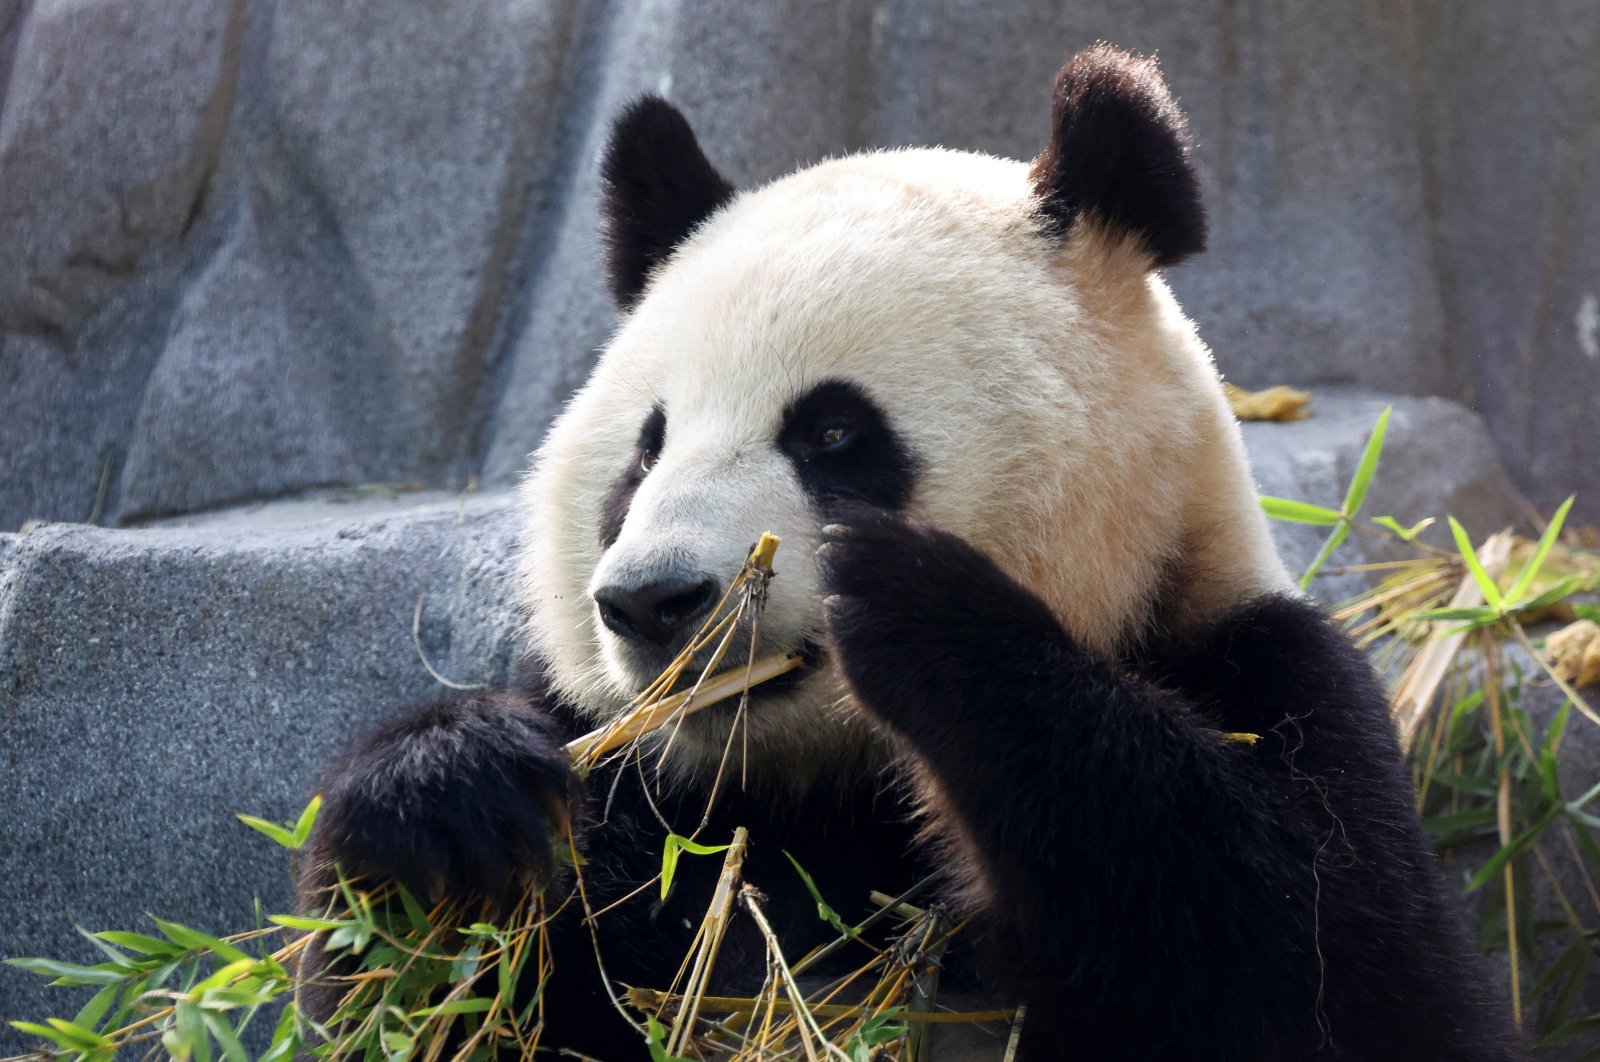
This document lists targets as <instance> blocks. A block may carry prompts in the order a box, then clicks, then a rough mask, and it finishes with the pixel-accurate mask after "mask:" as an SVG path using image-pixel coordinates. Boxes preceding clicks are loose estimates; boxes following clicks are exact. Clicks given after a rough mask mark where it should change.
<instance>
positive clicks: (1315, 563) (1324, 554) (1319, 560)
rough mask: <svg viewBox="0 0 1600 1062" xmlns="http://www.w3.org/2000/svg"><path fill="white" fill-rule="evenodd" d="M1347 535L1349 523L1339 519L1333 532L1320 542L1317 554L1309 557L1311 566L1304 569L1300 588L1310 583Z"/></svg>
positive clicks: (1342, 543)
mask: <svg viewBox="0 0 1600 1062" xmlns="http://www.w3.org/2000/svg"><path fill="white" fill-rule="evenodd" d="M1349 537H1350V525H1349V523H1347V522H1342V521H1341V522H1340V524H1339V525H1338V526H1337V527H1335V528H1334V529H1333V533H1332V534H1331V535H1329V536H1328V540H1327V541H1326V542H1324V543H1323V544H1322V548H1321V549H1320V550H1318V551H1317V555H1316V556H1315V557H1313V558H1312V559H1311V566H1310V567H1309V568H1307V569H1306V573H1305V574H1304V575H1302V576H1301V577H1300V589H1301V590H1304V589H1306V588H1307V587H1308V586H1310V585H1311V580H1312V579H1313V578H1314V577H1315V576H1316V574H1317V572H1319V571H1321V570H1322V566H1323V565H1324V564H1326V563H1328V558H1329V557H1331V556H1333V551H1334V550H1336V549H1338V548H1339V547H1340V546H1342V545H1344V540H1345V539H1347V538H1349Z"/></svg>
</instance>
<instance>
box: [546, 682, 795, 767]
mask: <svg viewBox="0 0 1600 1062" xmlns="http://www.w3.org/2000/svg"><path fill="white" fill-rule="evenodd" d="M803 663H805V658H804V657H801V656H767V657H762V658H761V659H760V660H757V661H756V662H755V663H753V664H751V665H750V666H749V667H748V668H745V667H736V668H734V669H732V670H731V671H724V672H722V673H721V674H720V675H714V676H712V677H711V678H708V679H706V680H705V681H704V682H703V683H701V684H700V688H699V689H697V690H686V691H684V692H683V693H675V694H673V695H672V696H670V697H663V698H662V699H661V700H659V701H656V702H655V703H653V704H644V705H640V706H639V707H638V708H635V709H634V710H633V711H631V712H628V713H627V714H625V715H623V716H621V717H619V718H618V719H617V720H614V721H612V722H610V723H607V724H606V725H605V726H603V727H599V728H598V729H595V730H591V731H590V732H589V733H587V734H585V735H583V736H582V737H580V738H576V739H575V740H573V741H571V742H568V744H567V753H568V754H569V755H570V756H571V757H572V758H573V760H574V761H575V762H577V763H581V764H584V765H586V766H590V765H593V764H594V763H595V762H596V761H598V760H599V759H600V758H601V757H602V756H604V755H605V754H606V753H608V752H611V751H612V750H614V749H617V748H620V747H622V746H623V745H626V744H627V743H628V742H630V741H633V740H635V739H637V738H640V737H643V736H644V735H646V734H648V733H650V732H651V731H652V730H657V729H660V728H661V727H663V726H665V725H666V724H667V723H669V722H672V721H673V719H675V718H676V717H677V716H678V714H679V713H682V714H683V715H690V714H692V713H694V712H698V711H699V710H700V709H702V708H709V707H711V706H712V705H713V704H716V703H718V702H719V701H725V700H727V699H728V698H729V697H737V696H738V695H739V694H741V693H743V692H744V691H745V690H747V689H750V688H751V687H753V686H758V685H760V684H761V683H763V682H767V681H769V680H771V679H775V678H777V677H778V676H779V675H783V674H787V673H788V672H790V671H793V670H794V669H795V668H797V667H799V666H800V665H801V664H803Z"/></svg>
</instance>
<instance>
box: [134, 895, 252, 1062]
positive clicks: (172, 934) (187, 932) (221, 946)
mask: <svg viewBox="0 0 1600 1062" xmlns="http://www.w3.org/2000/svg"><path fill="white" fill-rule="evenodd" d="M150 920H151V921H152V922H154V923H155V924H156V928H158V929H160V930H161V933H162V935H163V936H165V937H166V938H167V939H168V940H170V941H172V942H173V943H174V944H181V945H182V946H183V947H185V948H188V949H190V950H193V951H209V952H211V953H212V954H213V955H216V956H217V957H219V958H222V959H226V960H228V961H229V962H236V961H237V960H239V959H250V955H249V953H248V952H245V951H242V950H241V949H239V948H236V947H234V946H233V945H232V944H229V943H228V942H227V941H225V940H218V939H217V938H216V937H213V936H211V935H210V934H208V933H202V932H200V931H199V930H198V929H193V928H191V927H189V926H185V925H180V924H178V923H177V922H168V921H166V920H165V919H162V918H157V917H156V916H155V915H151V916H150ZM250 961H252V962H254V961H255V960H253V959H251V960H250ZM196 1050H198V1048H197V1049H196Z"/></svg>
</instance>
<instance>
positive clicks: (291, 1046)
mask: <svg viewBox="0 0 1600 1062" xmlns="http://www.w3.org/2000/svg"><path fill="white" fill-rule="evenodd" d="M299 1013H300V1008H299V1007H294V1006H289V1007H284V1008H283V1013H282V1014H280V1015H278V1024H277V1025H275V1026H274V1027H273V1030H272V1043H271V1045H270V1046H269V1047H268V1048H267V1053H266V1054H264V1055H262V1056H261V1059H260V1062H292V1060H293V1059H294V1058H295V1057H296V1056H297V1055H298V1054H299V1053H300V1024H299V1020H298V1019H299Z"/></svg>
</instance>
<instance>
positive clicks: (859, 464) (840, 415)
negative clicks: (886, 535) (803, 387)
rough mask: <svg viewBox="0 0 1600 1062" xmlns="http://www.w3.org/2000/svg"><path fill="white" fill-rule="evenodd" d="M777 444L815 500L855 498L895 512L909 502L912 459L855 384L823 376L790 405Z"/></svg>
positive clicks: (911, 484)
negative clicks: (826, 378) (822, 379)
mask: <svg viewBox="0 0 1600 1062" xmlns="http://www.w3.org/2000/svg"><path fill="white" fill-rule="evenodd" d="M778 448H779V449H780V450H782V451H783V453H784V454H785V455H786V456H787V457H788V458H789V461H790V462H791V463H792V464H793V465H794V469H795V474H796V475H797V476H798V477H799V479H800V484H801V486H803V487H804V488H805V490H806V493H807V494H809V495H810V496H811V498H812V500H813V501H814V502H816V503H818V504H824V505H825V504H827V503H829V502H836V501H859V502H866V503H868V504H871V505H876V506H879V507H880V508H884V509H890V510H900V509H903V508H905V506H906V503H907V502H909V501H910V500H911V489H912V486H913V485H914V483H915V480H916V472H917V465H916V459H915V458H914V457H913V456H912V454H911V451H910V449H909V448H908V447H907V446H906V444H905V442H904V441H903V440H902V439H901V438H900V436H899V435H898V434H897V433H896V432H895V430H894V429H893V428H891V427H890V426H889V420H888V418H887V417H886V416H884V413H883V411H882V410H881V409H879V408H878V406H877V405H876V404H875V403H874V402H873V401H872V399H870V398H868V397H867V393H866V392H865V391H863V390H862V389H861V388H860V387H857V386H856V385H855V384H852V383H847V382H845V381H843V380H825V381H823V382H822V383H819V384H817V385H816V386H815V387H813V388H811V389H810V390H809V391H807V392H806V393H805V394H803V395H801V396H800V397H799V398H797V399H795V400H794V401H793V402H791V403H789V405H788V407H787V408H786V409H785V410H784V412H783V423H782V426H781V427H780V428H779V429H778Z"/></svg>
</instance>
